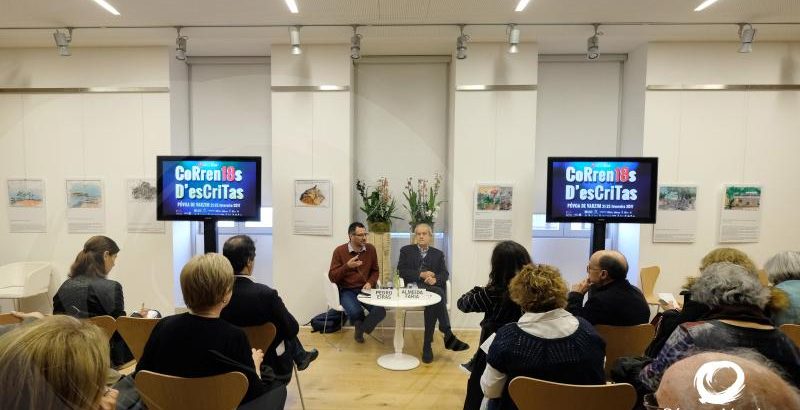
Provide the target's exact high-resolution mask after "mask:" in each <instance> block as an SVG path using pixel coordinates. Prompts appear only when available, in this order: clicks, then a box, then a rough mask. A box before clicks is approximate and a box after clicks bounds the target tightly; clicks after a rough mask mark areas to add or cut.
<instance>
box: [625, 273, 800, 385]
mask: <svg viewBox="0 0 800 410" xmlns="http://www.w3.org/2000/svg"><path fill="white" fill-rule="evenodd" d="M691 291H692V298H693V300H695V301H697V302H700V303H703V304H705V305H707V306H708V307H709V308H710V311H709V312H708V313H707V314H706V315H705V316H704V317H703V320H702V321H699V322H688V323H683V324H681V325H680V326H678V328H676V329H675V331H674V332H672V335H670V337H669V339H667V342H666V343H665V344H664V348H663V349H661V352H659V354H658V356H656V358H655V359H654V360H653V362H652V363H650V364H648V365H647V366H645V367H644V368H643V369H642V371H641V372H640V373H639V380H638V381H639V383H641V386H640V387H643V388H644V390H649V391H651V392H652V391H655V390H656V389H657V388H658V385H659V383H660V382H661V377H662V376H663V375H664V371H665V370H666V369H667V368H668V367H670V366H671V365H672V364H673V363H675V362H677V361H678V360H681V359H683V358H685V357H687V356H689V355H691V354H693V353H695V352H698V351H724V350H730V349H735V348H746V349H752V350H755V351H757V352H759V353H761V354H762V355H764V356H765V357H766V358H767V359H770V360H771V361H773V362H774V363H775V364H776V365H777V366H778V367H780V368H781V369H782V370H783V372H784V373H785V374H786V376H787V377H788V381H789V382H790V383H791V384H793V385H797V384H798V383H800V350H798V348H797V346H795V344H794V343H793V342H792V341H791V340H790V339H789V338H788V337H787V336H786V335H785V334H784V333H783V332H781V331H780V330H778V329H777V328H776V327H775V326H774V325H773V324H772V321H771V320H770V318H769V317H767V316H766V315H765V313H764V306H766V305H767V302H768V301H769V299H770V291H769V289H767V288H765V287H764V286H762V285H761V283H760V282H759V281H758V278H757V277H755V276H754V275H753V274H752V273H750V272H748V271H747V269H745V268H743V267H741V266H738V265H734V264H732V263H729V262H722V263H715V264H712V265H710V266H708V267H707V268H706V269H704V270H703V273H702V275H701V276H700V278H699V279H697V281H695V283H694V284H693V285H692V288H691Z"/></svg>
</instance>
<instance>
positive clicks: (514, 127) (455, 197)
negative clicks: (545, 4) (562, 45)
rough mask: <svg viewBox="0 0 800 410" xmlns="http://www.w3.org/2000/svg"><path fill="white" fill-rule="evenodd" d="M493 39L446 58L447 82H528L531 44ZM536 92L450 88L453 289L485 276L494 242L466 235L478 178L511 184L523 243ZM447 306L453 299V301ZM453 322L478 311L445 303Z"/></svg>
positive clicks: (465, 323)
mask: <svg viewBox="0 0 800 410" xmlns="http://www.w3.org/2000/svg"><path fill="white" fill-rule="evenodd" d="M506 49H507V45H506V44H501V43H475V44H471V45H470V48H469V57H468V58H467V59H465V60H457V59H455V58H453V61H455V64H452V67H453V68H452V70H453V76H454V80H455V86H456V87H457V86H459V85H480V84H482V85H535V84H536V82H537V58H538V50H537V48H536V45H535V44H524V45H523V46H521V47H520V53H519V54H508V53H506ZM536 94H537V93H536V91H479V92H474V91H455V97H454V100H453V124H452V127H451V129H452V136H451V142H450V144H449V149H450V156H449V158H450V159H449V169H450V178H449V181H450V184H451V185H450V186H451V188H450V197H449V198H448V200H449V202H448V206H449V209H448V212H450V215H451V218H450V220H449V222H448V225H449V226H448V231H449V232H450V253H449V254H448V255H447V257H448V260H449V263H450V266H451V269H450V272H451V277H452V283H453V296H454V297H455V298H457V297H458V296H460V295H461V294H463V293H465V292H466V291H468V290H469V289H471V288H472V287H473V286H475V285H483V284H485V283H486V281H487V279H488V273H489V260H490V257H491V253H492V250H493V249H494V246H495V244H496V243H495V242H490V241H473V240H472V220H473V217H472V216H473V215H472V212H471V210H472V206H473V195H474V194H475V184H476V183H478V182H510V183H513V184H514V206H513V210H512V213H513V232H512V239H513V240H515V241H517V242H519V243H520V244H521V245H522V246H525V247H529V246H530V238H531V229H532V224H531V214H532V213H533V173H534V168H533V158H534V155H535V153H534V141H535V138H536V137H535V134H536V115H535V113H536ZM453 306H455V304H453ZM450 314H451V319H452V323H453V327H474V326H476V324H477V323H478V322H479V321H480V319H481V315H474V314H473V315H466V314H463V313H460V312H459V311H458V310H457V309H455V307H453V309H451V312H450Z"/></svg>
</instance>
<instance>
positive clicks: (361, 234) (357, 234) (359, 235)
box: [353, 232, 367, 238]
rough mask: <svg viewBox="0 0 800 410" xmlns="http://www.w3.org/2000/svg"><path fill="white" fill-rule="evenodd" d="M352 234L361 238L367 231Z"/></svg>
mask: <svg viewBox="0 0 800 410" xmlns="http://www.w3.org/2000/svg"><path fill="white" fill-rule="evenodd" d="M353 236H358V237H359V238H363V237H365V236H367V233H366V232H364V233H354V234H353Z"/></svg>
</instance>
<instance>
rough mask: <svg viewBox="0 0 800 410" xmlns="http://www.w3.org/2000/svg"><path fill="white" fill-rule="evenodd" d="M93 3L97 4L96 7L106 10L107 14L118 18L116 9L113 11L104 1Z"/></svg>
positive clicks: (97, 0)
mask: <svg viewBox="0 0 800 410" xmlns="http://www.w3.org/2000/svg"><path fill="white" fill-rule="evenodd" d="M94 2H95V3H97V5H99V6H100V7H102V8H104V9H106V11H107V12H109V13H111V14H113V15H115V16H119V11H117V9H115V8H114V6H112V5H110V4H108V2H107V1H106V0H94Z"/></svg>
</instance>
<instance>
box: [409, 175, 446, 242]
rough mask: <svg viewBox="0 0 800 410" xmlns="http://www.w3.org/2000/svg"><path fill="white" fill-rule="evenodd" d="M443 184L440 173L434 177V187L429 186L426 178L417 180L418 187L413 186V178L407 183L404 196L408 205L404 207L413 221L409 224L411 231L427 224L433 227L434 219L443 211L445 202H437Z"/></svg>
mask: <svg viewBox="0 0 800 410" xmlns="http://www.w3.org/2000/svg"><path fill="white" fill-rule="evenodd" d="M441 184H442V176H441V175H439V174H438V173H437V174H435V175H434V177H433V185H432V186H429V185H428V180H427V179H424V178H419V179H417V185H416V187H414V186H413V183H412V178H410V177H409V178H408V181H406V187H405V190H404V191H403V196H404V197H405V199H406V204H404V205H403V208H405V209H406V210H407V211H408V214H409V216H410V217H411V219H410V220H409V221H408V224H409V225H411V229H414V227H416V226H417V225H418V224H421V223H425V224H428V225H431V226H433V222H434V219H436V215H437V214H438V213H439V210H440V209H441V205H442V203H443V202H444V201H437V197H438V195H439V188H440V187H441Z"/></svg>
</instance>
